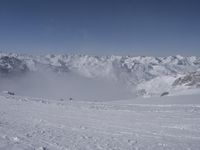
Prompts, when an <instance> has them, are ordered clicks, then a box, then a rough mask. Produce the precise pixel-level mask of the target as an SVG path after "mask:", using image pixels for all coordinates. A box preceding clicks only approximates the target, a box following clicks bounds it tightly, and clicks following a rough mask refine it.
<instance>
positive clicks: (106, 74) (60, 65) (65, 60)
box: [0, 53, 200, 95]
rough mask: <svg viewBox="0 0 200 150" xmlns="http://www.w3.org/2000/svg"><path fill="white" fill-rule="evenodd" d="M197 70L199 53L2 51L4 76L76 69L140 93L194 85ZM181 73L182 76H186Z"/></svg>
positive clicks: (0, 68)
mask: <svg viewBox="0 0 200 150" xmlns="http://www.w3.org/2000/svg"><path fill="white" fill-rule="evenodd" d="M198 71H200V57H195V56H191V57H183V56H180V55H177V56H169V57H149V56H137V57H136V56H89V55H45V56H30V55H19V54H14V53H9V54H7V53H1V54H0V75H1V77H9V76H18V75H24V74H26V73H32V72H43V73H44V72H47V73H48V72H54V73H58V74H68V73H73V74H77V75H79V76H83V77H86V78H89V79H90V78H92V79H105V80H109V81H113V82H120V83H123V84H124V85H126V86H127V87H130V89H131V88H132V87H137V89H138V93H139V95H140V94H143V95H145V94H147V95H152V94H153V95H154V94H160V93H162V92H166V91H167V90H170V89H171V88H174V87H176V86H180V85H181V86H185V84H184V85H183V84H181V81H182V80H190V81H191V82H192V83H188V84H187V86H190V85H194V84H195V83H193V82H197V81H198V82H199V77H198V79H196V78H197V77H196V76H194V75H193V76H191V75H190V74H195V73H196V72H198ZM187 75H189V77H187V78H189V79H185V78H186V77H185V78H184V77H183V76H187ZM180 77H183V79H182V78H180ZM191 78H195V79H191ZM152 85H153V87H155V88H154V89H152V88H151V87H152ZM162 87H163V88H162ZM193 87H194V86H193ZM196 87H199V86H195V88H196ZM149 88H150V89H151V90H149ZM158 89H159V90H158ZM152 90H154V91H152Z"/></svg>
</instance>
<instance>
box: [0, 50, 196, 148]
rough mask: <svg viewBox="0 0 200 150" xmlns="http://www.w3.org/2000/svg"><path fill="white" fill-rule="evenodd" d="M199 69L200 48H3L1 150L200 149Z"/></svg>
mask: <svg viewBox="0 0 200 150" xmlns="http://www.w3.org/2000/svg"><path fill="white" fill-rule="evenodd" d="M199 70H200V58H199V57H196V56H191V57H184V56H181V55H177V56H168V57H153V56H89V55H52V54H49V55H46V56H29V55H21V54H15V53H0V82H1V84H0V90H1V91H2V92H0V150H1V149H2V150H27V149H28V150H162V149H163V150H164V149H170V150H199V148H200V118H199V116H200V100H199V97H200V88H199V87H200V86H199V85H200V83H199ZM193 74H194V75H196V76H193ZM187 76H189V77H190V76H191V78H189V79H188V80H184V79H185V78H186V79H187ZM180 77H181V78H180ZM177 80H179V82H178V83H179V84H178V85H176V84H174V83H175V81H177ZM182 80H184V83H190V81H192V84H182V82H183V81H182ZM186 81H187V82H186ZM136 93H137V94H138V95H137V96H138V97H136ZM163 93H165V94H163ZM166 93H167V94H166ZM142 95H143V97H142ZM161 95H164V96H163V97H161ZM42 97H43V98H42Z"/></svg>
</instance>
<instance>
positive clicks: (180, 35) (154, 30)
mask: <svg viewBox="0 0 200 150" xmlns="http://www.w3.org/2000/svg"><path fill="white" fill-rule="evenodd" d="M199 6H200V1H199V0H0V50H2V51H8V52H19V53H33V54H41V53H43V54H45V53H79V54H92V55H111V54H117V55H159V56H165V55H176V54H182V55H199V56H200V9H199Z"/></svg>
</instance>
